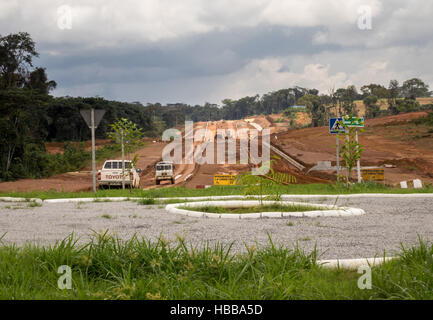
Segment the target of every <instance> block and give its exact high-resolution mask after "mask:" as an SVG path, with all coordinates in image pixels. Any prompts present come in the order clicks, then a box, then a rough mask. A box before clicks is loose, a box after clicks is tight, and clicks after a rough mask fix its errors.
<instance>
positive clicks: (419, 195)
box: [0, 193, 433, 203]
mask: <svg viewBox="0 0 433 320" xmlns="http://www.w3.org/2000/svg"><path fill="white" fill-rule="evenodd" d="M266 196H268V195H265V196H264V197H266ZM376 197H381V198H433V193H408V194H392V193H355V194H344V195H332V194H331V195H329V194H323V195H321V194H312V195H310V194H284V195H281V199H282V200H283V201H287V200H289V199H337V198H339V199H347V198H376ZM240 198H250V199H251V198H253V199H258V198H259V196H257V195H250V196H244V195H231V196H203V197H171V198H155V200H156V201H157V200H161V201H166V200H185V201H189V200H230V199H240ZM141 199H147V198H141V197H99V198H64V199H63V198H62V199H46V200H42V199H38V198H16V197H0V201H2V202H27V201H34V202H38V203H41V202H46V203H66V202H98V201H99V202H104V201H113V202H114V201H128V200H132V201H133V200H141ZM244 201H248V200H244Z"/></svg>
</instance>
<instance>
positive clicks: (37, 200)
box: [0, 197, 43, 203]
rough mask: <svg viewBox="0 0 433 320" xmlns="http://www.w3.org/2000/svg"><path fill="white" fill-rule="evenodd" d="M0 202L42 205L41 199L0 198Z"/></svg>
mask: <svg viewBox="0 0 433 320" xmlns="http://www.w3.org/2000/svg"><path fill="white" fill-rule="evenodd" d="M0 201H1V202H37V203H42V201H43V200H42V199H38V198H13V197H0Z"/></svg>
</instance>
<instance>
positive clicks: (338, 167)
mask: <svg viewBox="0 0 433 320" xmlns="http://www.w3.org/2000/svg"><path fill="white" fill-rule="evenodd" d="M336 137H337V142H336V144H337V181H338V182H340V140H339V139H338V134H337V135H336Z"/></svg>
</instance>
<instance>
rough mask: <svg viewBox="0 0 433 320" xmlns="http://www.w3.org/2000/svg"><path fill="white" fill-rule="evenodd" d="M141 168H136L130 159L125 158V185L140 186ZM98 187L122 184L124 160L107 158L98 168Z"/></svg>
mask: <svg viewBox="0 0 433 320" xmlns="http://www.w3.org/2000/svg"><path fill="white" fill-rule="evenodd" d="M140 173H141V169H136V168H135V167H134V166H133V165H132V163H131V161H130V160H125V186H127V187H128V188H129V187H132V188H138V187H139V185H140ZM97 181H98V188H100V189H102V188H104V187H111V186H121V185H122V160H107V161H105V163H104V165H103V166H102V169H101V170H98V176H97Z"/></svg>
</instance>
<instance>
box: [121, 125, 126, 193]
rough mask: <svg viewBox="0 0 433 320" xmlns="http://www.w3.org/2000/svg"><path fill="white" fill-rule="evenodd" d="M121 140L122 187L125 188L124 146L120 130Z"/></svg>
mask: <svg viewBox="0 0 433 320" xmlns="http://www.w3.org/2000/svg"><path fill="white" fill-rule="evenodd" d="M121 134H122V136H121V138H120V139H121V142H122V189H123V190H125V148H124V146H123V130H122V131H121Z"/></svg>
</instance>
